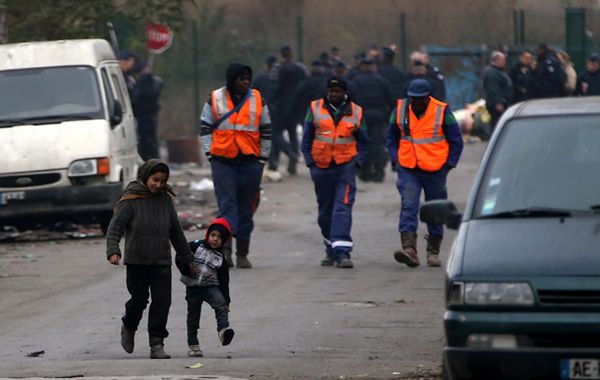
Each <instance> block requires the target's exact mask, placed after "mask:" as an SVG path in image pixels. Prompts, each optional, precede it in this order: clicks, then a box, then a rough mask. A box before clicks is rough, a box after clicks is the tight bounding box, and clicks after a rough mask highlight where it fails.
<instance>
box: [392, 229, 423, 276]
mask: <svg viewBox="0 0 600 380" xmlns="http://www.w3.org/2000/svg"><path fill="white" fill-rule="evenodd" d="M400 241H401V242H402V249H401V250H399V251H396V252H394V259H396V261H397V262H399V263H402V264H406V265H408V266H409V267H411V268H416V267H418V266H419V264H420V263H419V257H418V256H417V233H416V232H401V233H400Z"/></svg>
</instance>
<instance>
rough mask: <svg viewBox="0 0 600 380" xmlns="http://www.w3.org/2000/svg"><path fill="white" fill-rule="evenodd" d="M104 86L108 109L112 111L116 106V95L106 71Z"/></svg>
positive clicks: (104, 70)
mask: <svg viewBox="0 0 600 380" xmlns="http://www.w3.org/2000/svg"><path fill="white" fill-rule="evenodd" d="M101 73H102V85H103V86H104V93H105V94H106V102H107V104H108V109H109V110H112V109H113V105H114V104H115V94H114V93H113V89H112V87H111V85H110V82H109V80H108V73H107V72H106V69H102V71H101Z"/></svg>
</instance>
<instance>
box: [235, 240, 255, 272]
mask: <svg viewBox="0 0 600 380" xmlns="http://www.w3.org/2000/svg"><path fill="white" fill-rule="evenodd" d="M236 245H237V251H236V252H235V256H236V265H235V267H236V268H244V269H246V268H252V263H251V262H250V260H248V251H249V250H250V239H248V240H241V239H236Z"/></svg>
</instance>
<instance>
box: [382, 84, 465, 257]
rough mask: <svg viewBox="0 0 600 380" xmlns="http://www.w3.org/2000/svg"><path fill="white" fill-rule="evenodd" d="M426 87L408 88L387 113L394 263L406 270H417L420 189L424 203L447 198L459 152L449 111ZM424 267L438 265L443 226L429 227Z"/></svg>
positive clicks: (457, 132) (456, 130)
mask: <svg viewBox="0 0 600 380" xmlns="http://www.w3.org/2000/svg"><path fill="white" fill-rule="evenodd" d="M430 92H431V89H430V86H429V82H427V81H426V80H425V79H416V80H414V81H412V82H411V83H410V85H409V87H408V91H407V93H408V96H409V98H408V99H398V102H397V108H396V109H395V110H394V111H393V112H392V117H391V118H390V128H389V131H388V136H387V148H388V152H389V155H390V159H391V160H392V163H394V164H395V167H396V170H397V171H398V182H397V183H396V186H397V187H398V191H399V192H400V197H401V200H402V206H401V209H400V225H399V230H400V239H401V242H402V249H400V250H399V251H397V252H395V253H394V258H395V259H396V261H398V262H400V263H404V264H406V265H408V266H409V267H412V268H414V267H417V266H419V264H420V263H419V257H418V256H417V227H418V220H417V214H418V211H419V200H420V197H421V190H423V191H424V192H425V200H432V199H446V198H447V196H448V194H447V191H446V176H447V175H448V172H449V171H450V169H452V168H454V167H456V165H457V164H458V160H459V159H460V155H461V152H462V148H463V141H462V136H461V133H460V128H459V127H458V124H457V123H456V120H455V119H454V116H453V114H452V111H450V107H448V105H447V104H446V103H444V102H441V101H439V100H437V99H435V98H433V97H431V96H430V95H429V94H430ZM427 229H428V232H429V235H428V236H426V237H425V239H426V240H427V265H429V266H433V267H437V266H440V265H441V261H440V259H439V256H438V255H439V252H440V246H441V243H442V238H443V234H444V230H443V226H442V225H437V224H436V225H432V224H428V225H427Z"/></svg>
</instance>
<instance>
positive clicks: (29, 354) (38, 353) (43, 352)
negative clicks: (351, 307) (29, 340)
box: [27, 350, 46, 358]
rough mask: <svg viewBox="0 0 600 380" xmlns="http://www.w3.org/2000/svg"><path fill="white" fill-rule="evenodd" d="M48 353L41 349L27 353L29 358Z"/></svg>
mask: <svg viewBox="0 0 600 380" xmlns="http://www.w3.org/2000/svg"><path fill="white" fill-rule="evenodd" d="M45 353H46V351H44V350H41V351H33V352H30V353H28V354H27V357H28V358H37V357H39V356H42V355H44V354H45Z"/></svg>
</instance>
